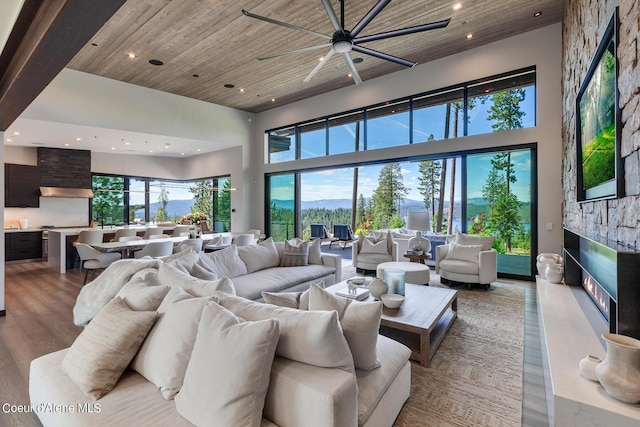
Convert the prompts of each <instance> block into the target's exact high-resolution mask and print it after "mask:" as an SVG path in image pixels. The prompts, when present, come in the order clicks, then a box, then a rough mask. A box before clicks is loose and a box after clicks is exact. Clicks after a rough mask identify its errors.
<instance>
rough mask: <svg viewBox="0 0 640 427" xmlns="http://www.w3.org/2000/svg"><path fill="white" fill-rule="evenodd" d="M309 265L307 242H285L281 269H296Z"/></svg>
mask: <svg viewBox="0 0 640 427" xmlns="http://www.w3.org/2000/svg"><path fill="white" fill-rule="evenodd" d="M307 264H309V242H308V241H296V240H285V242H284V253H283V254H282V261H280V266H281V267H296V266H303V265H307Z"/></svg>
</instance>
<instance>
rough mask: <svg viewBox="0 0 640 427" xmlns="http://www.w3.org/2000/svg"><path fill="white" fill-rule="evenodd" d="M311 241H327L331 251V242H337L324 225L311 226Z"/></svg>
mask: <svg viewBox="0 0 640 427" xmlns="http://www.w3.org/2000/svg"><path fill="white" fill-rule="evenodd" d="M309 237H310V238H311V239H321V242H324V241H327V240H328V241H329V249H331V245H332V244H333V242H337V241H338V238H336V237H333V236H332V235H331V234H330V233H329V230H327V226H326V225H324V224H311V236H309Z"/></svg>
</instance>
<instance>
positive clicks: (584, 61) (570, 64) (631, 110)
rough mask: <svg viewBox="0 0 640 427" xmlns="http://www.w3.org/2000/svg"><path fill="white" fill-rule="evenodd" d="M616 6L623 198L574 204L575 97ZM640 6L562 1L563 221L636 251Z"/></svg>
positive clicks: (617, 0)
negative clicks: (564, 2) (617, 17)
mask: <svg viewBox="0 0 640 427" xmlns="http://www.w3.org/2000/svg"><path fill="white" fill-rule="evenodd" d="M616 6H619V10H618V16H619V20H620V27H619V40H618V61H619V62H618V66H619V75H618V88H619V91H620V109H621V112H622V149H621V154H622V158H623V162H624V182H625V197H623V198H620V199H611V200H601V201H595V202H582V203H578V202H577V167H578V165H577V164H576V163H577V159H576V132H575V123H576V105H575V103H576V97H577V95H578V91H579V90H580V85H581V84H582V82H583V80H584V77H585V75H586V73H587V70H588V69H589V65H590V64H591V61H592V60H593V57H594V55H595V52H596V49H597V47H598V43H600V40H601V39H602V36H603V34H604V32H605V30H606V29H607V24H608V23H609V20H610V19H611V17H612V16H613V14H614V12H615V8H616ZM639 34H640V1H638V0H567V1H566V4H565V11H564V18H563V37H562V40H563V46H562V67H563V69H562V92H563V93H562V95H563V103H564V105H563V117H562V133H563V135H562V136H563V162H562V167H563V178H562V179H563V183H562V185H563V189H564V203H563V221H564V225H565V226H567V227H569V228H571V229H575V230H582V231H586V232H587V233H590V234H594V235H597V236H601V237H604V238H608V239H610V240H613V241H618V242H620V243H623V244H626V245H628V246H630V247H636V248H638V247H640V198H639V196H640V105H639V102H640V87H639V86H640V66H639V65H638V59H639V57H640V38H639Z"/></svg>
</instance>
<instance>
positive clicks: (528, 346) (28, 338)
mask: <svg viewBox="0 0 640 427" xmlns="http://www.w3.org/2000/svg"><path fill="white" fill-rule="evenodd" d="M83 278H84V273H80V272H78V271H71V272H68V273H67V274H58V273H56V272H54V271H52V270H50V269H48V268H47V266H46V263H40V262H31V263H18V264H7V265H6V266H5V308H6V312H7V315H6V316H5V317H0V426H2V427H4V426H7V427H8V426H20V427H24V426H39V425H40V423H39V421H38V419H37V417H36V416H35V415H34V414H31V413H27V414H24V413H23V414H15V413H11V414H6V413H5V412H4V411H2V406H1V405H3V404H4V403H9V404H16V405H28V404H29V364H30V363H31V360H33V359H35V358H37V357H39V356H41V355H43V354H47V353H51V352H52V351H56V350H60V349H63V348H66V347H68V346H69V345H71V343H72V342H73V341H74V340H75V338H76V337H77V336H78V334H79V333H80V332H81V331H82V328H80V327H76V326H74V325H73V315H72V308H73V305H74V303H75V299H76V296H77V295H78V292H80V289H81V287H82V280H83ZM504 281H505V282H510V281H509V280H504ZM511 283H513V282H511ZM518 283H520V282H518ZM522 286H524V287H525V289H526V290H525V306H526V307H525V313H526V315H525V346H524V372H523V374H524V375H523V381H524V384H523V386H524V387H523V393H524V396H523V405H522V425H523V426H534V427H536V426H546V425H547V407H546V401H545V392H544V377H543V367H542V353H541V350H540V348H541V346H540V335H539V328H538V317H537V306H536V296H535V285H534V284H532V283H524V282H523V283H522ZM496 363H500V361H499V360H496Z"/></svg>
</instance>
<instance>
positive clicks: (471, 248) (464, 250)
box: [445, 242, 482, 263]
mask: <svg viewBox="0 0 640 427" xmlns="http://www.w3.org/2000/svg"><path fill="white" fill-rule="evenodd" d="M481 250H482V245H459V244H457V243H455V242H451V243H449V252H447V256H446V257H445V258H446V259H457V260H460V261H470V262H475V263H478V259H479V257H480V251H481Z"/></svg>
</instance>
